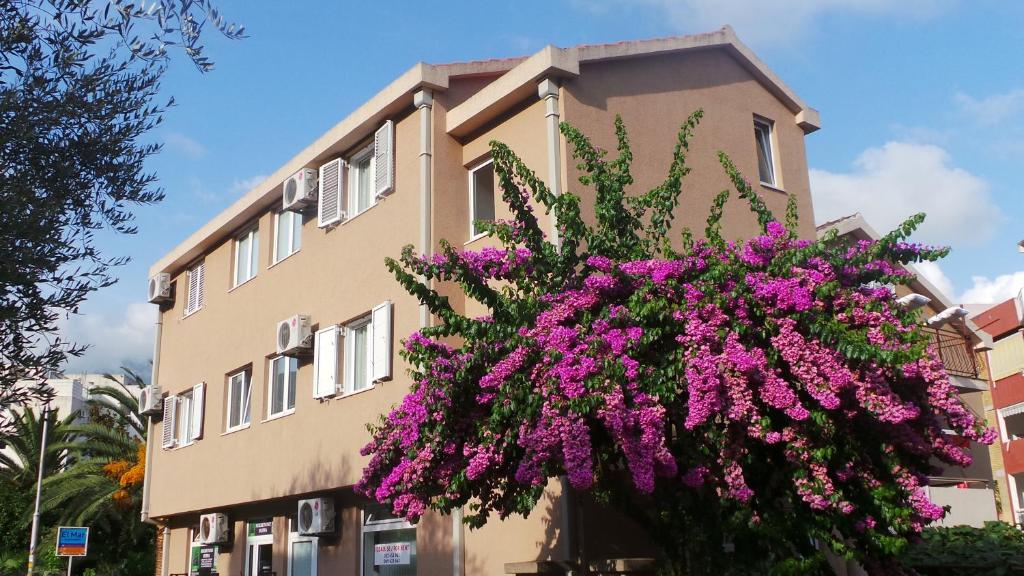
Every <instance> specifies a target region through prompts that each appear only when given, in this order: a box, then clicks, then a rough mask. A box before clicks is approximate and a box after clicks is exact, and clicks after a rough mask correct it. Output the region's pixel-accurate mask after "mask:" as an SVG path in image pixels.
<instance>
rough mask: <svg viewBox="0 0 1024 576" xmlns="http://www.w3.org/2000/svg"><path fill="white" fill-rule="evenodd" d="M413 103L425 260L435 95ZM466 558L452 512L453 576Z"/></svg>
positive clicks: (424, 319)
mask: <svg viewBox="0 0 1024 576" xmlns="http://www.w3.org/2000/svg"><path fill="white" fill-rule="evenodd" d="M412 102H413V105H414V106H416V109H417V110H419V111H420V252H421V253H422V255H423V256H430V255H431V253H433V251H434V250H433V238H432V236H431V230H430V223H431V217H432V211H431V207H432V206H431V187H430V185H431V178H432V176H433V175H432V173H431V163H432V162H433V150H432V139H431V131H432V130H433V125H432V120H433V117H432V116H433V110H434V93H433V92H432V91H430V90H426V89H424V90H420V91H419V92H416V93H415V94H413V97H412ZM430 320H431V318H430V311H429V310H427V307H426V306H424V305H423V304H420V328H426V327H427V326H430V323H431V322H430ZM462 555H463V542H462V509H461V508H459V509H458V510H453V511H452V576H462Z"/></svg>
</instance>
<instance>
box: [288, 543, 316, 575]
mask: <svg viewBox="0 0 1024 576" xmlns="http://www.w3.org/2000/svg"><path fill="white" fill-rule="evenodd" d="M317 544H318V543H317V539H316V538H315V537H310V536H299V535H298V534H295V533H292V534H291V536H290V538H289V540H288V576H317V572H316V556H317Z"/></svg>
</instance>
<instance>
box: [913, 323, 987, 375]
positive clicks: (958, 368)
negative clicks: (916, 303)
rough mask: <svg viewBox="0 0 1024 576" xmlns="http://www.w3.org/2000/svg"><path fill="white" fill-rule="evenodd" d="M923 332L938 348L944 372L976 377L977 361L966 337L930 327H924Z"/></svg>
mask: <svg viewBox="0 0 1024 576" xmlns="http://www.w3.org/2000/svg"><path fill="white" fill-rule="evenodd" d="M925 332H927V333H928V334H929V336H930V337H931V340H932V343H933V344H935V347H936V348H938V350H939V358H941V359H942V363H943V364H945V365H946V372H948V373H949V374H950V375H952V376H963V377H964V378H978V361H977V358H976V357H975V356H974V350H973V349H972V348H971V343H970V341H969V340H968V339H967V338H965V337H963V336H960V335H959V334H953V333H951V332H943V331H941V330H935V329H931V328H926V329H925Z"/></svg>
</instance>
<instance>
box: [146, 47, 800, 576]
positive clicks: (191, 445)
mask: <svg viewBox="0 0 1024 576" xmlns="http://www.w3.org/2000/svg"><path fill="white" fill-rule="evenodd" d="M697 108H702V109H703V110H704V113H705V114H704V119H703V121H702V123H701V125H700V127H699V129H698V131H697V137H696V139H695V141H694V143H693V146H692V148H691V151H690V154H689V156H688V159H689V163H690V166H691V167H692V170H693V171H692V173H691V174H690V176H689V177H688V178H687V180H686V182H685V183H684V195H683V198H682V204H681V206H680V208H679V212H678V217H677V221H676V222H677V226H678V227H679V228H681V227H683V226H689V227H691V228H692V229H694V230H702V229H703V221H704V219H705V218H706V216H707V212H708V209H709V206H710V203H711V200H712V198H713V196H714V195H715V194H716V193H717V192H718V191H720V190H722V189H723V188H727V187H729V183H728V181H727V178H726V176H725V175H724V173H723V171H722V169H721V167H720V166H719V164H718V161H717V158H716V152H717V151H718V150H723V151H725V152H726V153H728V154H729V155H730V156H731V157H732V158H733V159H734V161H735V162H736V164H737V165H738V167H739V168H740V169H741V170H742V171H743V173H744V174H746V175H748V177H749V179H750V180H752V181H755V182H757V181H758V180H760V181H761V184H760V185H759V188H760V190H759V191H760V193H761V194H762V195H763V196H764V198H765V201H766V202H767V203H768V205H769V206H770V207H771V208H772V209H774V210H777V211H778V212H779V213H782V211H783V210H784V208H785V204H786V200H787V194H791V195H794V196H795V197H796V199H797V203H798V206H799V208H800V212H801V214H803V215H804V218H803V220H802V224H801V232H802V233H803V234H804V235H805V236H806V237H812V236H813V234H814V227H813V223H812V209H811V198H810V191H809V188H808V173H807V162H806V158H805V152H804V136H805V135H806V134H807V133H809V132H812V131H813V130H815V129H817V127H818V116H817V113H816V112H815V111H814V110H813V109H811V108H809V107H807V106H806V105H805V104H804V103H803V102H802V101H801V100H800V99H799V98H798V97H797V96H796V95H795V94H794V93H793V92H792V91H791V90H790V89H788V88H787V87H786V86H785V85H784V84H782V82H781V81H780V80H779V79H778V78H777V77H776V76H775V75H774V74H773V73H772V72H771V71H770V70H769V69H768V68H767V67H766V66H765V65H764V63H762V62H761V61H760V60H759V59H758V58H757V57H756V56H755V55H754V54H753V53H752V52H751V51H750V50H749V49H748V48H747V47H746V46H744V45H743V44H742V43H741V42H740V41H739V40H737V38H736V37H735V35H734V34H733V32H732V30H731V29H729V28H725V29H722V30H719V31H716V32H712V33H709V34H701V35H695V36H686V37H677V38H666V39H659V40H649V41H641V42H623V43H618V44H608V45H593V46H580V47H575V48H567V49H562V48H556V47H554V46H549V47H547V48H545V49H543V50H541V51H540V52H538V53H536V54H534V55H532V56H530V57H525V58H509V59H502V60H486V61H477V62H464V63H455V64H442V65H429V64H417V65H416V66H413V67H412V68H411V69H410V70H409V71H408V72H406V73H405V74H403V75H402V76H400V77H399V78H397V79H396V80H395V81H394V82H392V83H391V84H390V85H388V86H387V87H386V88H384V89H383V90H382V91H380V92H379V93H378V94H376V95H375V96H373V97H372V98H370V99H369V100H368V101H367V102H366V103H365V104H363V105H362V106H361V107H359V108H358V109H357V110H355V111H354V112H352V113H351V114H350V115H349V116H348V117H347V118H345V119H344V120H342V121H341V122H340V123H339V124H337V125H336V126H334V127H333V128H331V129H330V130H328V131H327V132H326V133H325V134H324V135H323V136H321V137H320V138H319V139H318V140H316V141H315V142H312V143H311V144H310V145H309V146H308V147H306V148H305V149H304V150H302V151H301V152H299V153H298V154H297V155H296V156H295V157H294V158H293V159H292V160H290V161H289V162H288V163H287V164H285V165H284V166H282V167H280V168H279V169H277V171H276V172H274V174H273V175H272V176H270V177H269V178H268V179H267V180H266V181H264V182H263V183H262V184H260V185H258V186H257V187H256V188H254V189H253V190H251V191H250V192H249V193H248V194H246V195H245V196H244V197H243V198H241V199H240V200H238V201H237V202H236V203H235V204H234V205H232V206H231V207H229V208H228V209H227V210H225V211H224V212H222V213H221V214H219V215H218V216H216V217H215V218H214V219H213V220H211V221H210V222H209V223H207V224H206V225H205V226H203V227H202V228H201V229H200V230H198V231H197V232H195V233H194V234H193V235H192V236H190V237H189V238H188V239H187V240H185V241H184V242H183V243H182V244H181V245H179V246H178V247H177V248H175V249H174V250H173V251H171V252H170V253H169V254H167V255H165V256H164V257H163V258H161V259H160V261H159V262H157V263H156V264H154V265H153V267H152V269H151V271H150V273H151V275H152V276H153V277H154V280H155V282H154V283H153V286H152V289H151V292H150V294H151V297H152V298H153V300H154V301H157V302H159V303H160V306H159V315H158V316H159V321H158V326H157V329H158V337H157V344H156V346H157V350H156V352H157V354H156V359H155V362H154V376H153V382H154V383H155V385H157V386H159V387H160V388H161V390H162V393H163V394H164V395H165V396H166V397H165V398H164V400H163V404H162V406H159V407H158V406H152V408H153V409H154V412H155V413H154V417H153V420H152V423H151V427H152V428H151V433H150V436H149V437H150V442H151V447H150V448H151V449H150V450H149V451H148V454H150V455H151V459H150V461H149V462H148V463H147V464H148V472H147V482H146V485H145V496H144V511H143V515H144V518H145V519H147V520H151V521H155V522H157V523H159V524H160V525H161V526H163V527H164V528H163V529H162V530H161V537H162V543H161V548H160V550H161V551H160V557H159V559H158V572H159V573H162V574H164V575H167V574H189V573H193V572H194V571H196V570H197V569H199V567H200V564H204V565H211V564H212V566H213V569H214V570H215V571H216V572H218V573H220V574H225V575H227V574H230V575H232V576H234V575H238V574H244V575H245V576H249V575H253V574H276V575H277V576H286V575H290V576H307V575H310V574H320V575H327V574H344V575H352V576H360V575H365V576H369V575H370V574H373V573H376V574H387V575H392V574H400V575H403V576H404V575H412V574H438V575H440V574H452V575H455V576H460V575H462V574H467V575H478V574H480V575H482V574H490V575H494V574H501V573H503V572H504V570H505V565H506V564H507V563H512V562H523V561H537V560H551V561H560V560H567V559H570V558H572V557H575V555H576V553H577V552H576V551H577V549H578V548H579V547H581V546H582V547H583V549H585V550H586V552H587V555H588V557H590V558H601V557H624V556H637V555H642V554H643V553H644V550H643V546H642V544H638V545H637V547H631V544H630V541H631V540H633V539H636V537H635V535H633V534H630V533H628V532H627V531H624V530H620V529H608V527H609V525H610V524H609V523H608V522H607V521H606V520H604V519H603V517H602V515H603V514H604V513H603V512H602V511H601V510H598V509H594V508H593V507H589V508H588V507H586V506H583V507H576V508H572V509H573V510H574V512H573V514H571V515H567V514H565V510H566V509H567V504H566V503H567V499H565V498H562V497H561V494H562V491H561V489H560V485H559V484H558V483H557V482H552V483H551V484H550V486H549V491H548V497H547V499H546V500H545V501H544V502H542V503H541V504H540V505H539V507H538V509H537V510H536V511H535V513H534V514H532V515H531V516H530V517H529V518H528V519H520V518H514V519H509V520H506V521H503V522H499V521H496V520H495V521H493V522H492V523H491V524H489V525H488V526H486V527H484V528H483V529H480V530H476V531H469V530H468V529H466V528H464V527H463V526H462V525H461V524H460V523H459V521H458V517H457V516H456V517H447V516H440V515H437V514H429V515H427V516H426V517H424V519H423V520H422V521H421V522H420V523H419V524H418V525H417V526H415V527H412V526H409V525H407V524H405V523H404V522H402V521H400V520H395V519H393V518H390V517H389V516H388V515H387V514H386V512H384V511H382V510H380V509H378V508H376V507H373V506H369V505H367V503H366V502H365V501H364V500H362V499H360V498H359V497H357V496H356V495H355V494H354V493H353V491H352V488H351V487H352V485H353V484H354V483H355V482H356V481H357V480H358V478H359V476H360V472H361V469H362V466H363V464H364V462H365V461H364V459H363V458H362V457H361V456H360V455H359V449H360V447H362V446H363V445H364V444H365V443H366V442H367V440H368V433H367V431H366V424H367V423H368V422H370V421H372V420H375V419H376V418H377V416H378V415H379V414H382V413H384V412H386V411H387V410H388V409H389V407H390V406H392V405H393V404H395V403H396V402H398V401H399V400H400V399H401V398H402V396H403V395H404V393H405V392H406V391H407V389H408V384H409V380H408V378H407V376H406V367H405V366H404V365H403V361H402V359H401V358H400V357H399V356H398V354H397V347H398V346H397V345H398V343H399V342H400V341H401V339H402V338H403V337H404V336H405V335H408V334H409V333H411V332H413V331H414V330H416V329H418V328H419V327H421V326H422V325H423V324H424V323H425V322H429V320H430V319H429V318H426V317H425V315H424V314H423V312H422V311H421V309H420V307H419V305H418V303H417V302H416V300H415V299H413V298H412V297H411V296H409V295H408V294H406V293H405V292H404V291H403V290H402V288H401V287H400V286H399V285H398V284H397V282H395V280H394V279H393V277H392V276H391V274H390V273H389V272H388V271H387V270H386V268H385V267H384V258H385V257H387V256H392V257H396V256H398V255H399V253H400V251H401V249H402V247H403V246H405V245H409V244H411V245H414V246H415V247H416V248H417V249H418V250H426V251H430V250H433V249H436V247H437V246H438V243H439V241H440V240H441V239H446V240H448V241H450V242H451V243H452V244H454V245H456V246H463V245H464V246H465V247H466V248H467V249H476V248H480V247H483V246H484V245H486V244H487V243H488V242H489V240H488V239H487V238H480V237H477V235H475V234H474V231H473V227H472V221H473V219H474V218H478V219H488V218H502V217H503V212H504V210H503V207H502V205H501V202H500V196H496V195H495V191H494V179H493V174H492V172H491V169H490V165H489V164H488V153H489V148H488V142H489V141H491V140H495V139H496V140H500V141H502V142H505V143H506V144H508V145H509V146H511V148H512V149H514V150H515V151H517V152H518V153H519V154H520V155H521V156H522V158H523V159H524V160H525V162H526V164H527V165H528V166H530V167H531V168H532V169H533V170H534V171H535V172H536V173H537V174H538V175H540V176H541V177H543V178H544V179H545V181H546V182H547V183H548V185H549V186H550V187H552V188H553V189H554V190H555V191H556V192H559V191H564V190H571V191H573V192H574V193H577V194H579V195H581V196H582V197H583V198H584V199H586V198H588V197H589V196H590V195H592V191H590V190H588V189H585V188H583V187H582V186H581V185H579V184H578V182H577V177H578V175H579V174H578V171H577V169H576V168H575V162H574V161H573V160H572V158H571V155H570V151H569V150H567V149H566V143H565V140H564V139H563V138H562V137H561V136H560V135H559V133H558V131H557V123H558V121H560V120H564V121H567V122H570V123H572V124H574V125H575V126H577V127H578V128H580V129H582V130H583V131H584V132H585V133H586V134H588V135H589V136H590V137H591V138H592V139H593V141H594V142H595V144H597V145H599V146H602V147H604V148H606V149H614V143H615V140H614V130H613V119H614V117H615V115H616V114H619V115H621V116H622V117H623V119H624V121H625V123H626V126H627V128H628V130H629V132H630V138H631V142H632V145H633V151H634V154H635V157H636V162H635V164H634V166H633V175H634V177H635V180H636V183H635V190H637V191H645V190H647V189H649V188H650V187H652V186H654V185H656V184H658V183H660V182H661V181H662V180H663V179H664V177H665V175H666V173H667V169H668V167H669V162H670V159H671V153H672V149H673V146H674V144H675V141H676V135H677V131H678V129H679V126H680V125H681V124H682V123H683V121H684V120H685V119H686V117H687V116H688V115H689V114H690V113H691V112H693V111H694V110H695V109H697ZM339 159H340V160H341V161H342V162H336V161H337V160H339ZM305 169H311V171H308V172H307V171H305ZM293 174H300V175H301V177H297V178H294V179H293V178H292V176H293ZM759 176H760V178H758V177H759ZM314 179H315V180H317V181H318V182H319V184H318V185H314V186H311V187H307V186H309V185H308V184H307V182H309V181H311V180H314ZM289 182H290V183H291V184H289ZM307 190H308V191H309V192H312V193H313V194H317V195H318V199H317V200H316V201H312V202H310V204H309V205H308V206H306V207H305V208H303V209H301V211H282V207H283V205H284V203H285V202H288V201H290V200H294V201H295V202H296V203H301V202H302V199H303V198H304V194H305V192H306V191H307ZM496 199H497V200H496ZM584 204H586V202H584ZM292 206H298V204H292ZM296 210H299V209H298V208H296ZM541 218H542V219H546V218H547V217H546V216H544V215H543V214H541ZM723 224H724V228H725V230H726V232H727V234H728V235H729V236H732V237H743V236H749V235H752V234H753V233H754V232H755V231H756V221H755V219H754V217H753V215H751V214H750V213H749V211H748V210H747V209H746V208H745V207H743V206H742V205H741V204H740V203H738V202H734V203H731V204H730V205H729V206H728V207H727V210H726V214H725V217H724V220H723ZM543 225H544V226H547V227H548V229H553V227H552V223H551V222H550V221H546V220H545V221H544V222H543ZM164 274H166V276H162V275H164ZM438 288H439V290H440V291H441V292H442V293H443V294H445V295H447V296H448V297H449V298H450V300H451V303H452V305H453V306H454V307H455V308H456V309H457V310H461V311H465V312H466V313H469V314H475V313H476V312H477V311H478V308H479V305H478V304H475V303H473V302H471V301H466V299H465V298H464V297H463V296H462V295H461V294H460V293H459V292H457V291H456V290H454V289H452V288H450V287H446V286H439V287H438ZM295 316H299V318H298V319H297V320H296V321H295V323H294V324H292V325H289V328H287V329H286V330H285V331H286V332H288V333H287V334H284V335H283V336H284V341H279V339H280V337H281V336H282V334H281V333H280V332H279V323H280V322H281V321H284V320H287V319H290V318H293V317H295ZM307 330H308V334H310V335H312V336H310V338H309V339H306V340H305V342H301V341H302V340H304V338H303V337H304V336H305V335H306V334H307ZM294 334H297V335H298V338H293V337H291V336H292V335H294ZM289 340H290V341H289ZM297 341H300V342H298V343H299V344H305V346H303V345H300V346H297V347H294V346H293V345H294V344H296V343H297ZM282 348H283V349H284V350H285V351H286V353H285V354H281V353H280V352H279V350H281V349H282ZM289 350H292V351H289ZM296 350H297V351H296ZM161 448H163V449H161ZM312 498H323V499H324V500H321V501H318V502H319V503H320V504H321V505H333V507H334V511H335V513H336V520H337V522H336V526H334V527H333V528H332V529H330V530H324V532H325V533H324V534H322V535H310V534H304V533H302V532H301V531H299V530H298V529H297V528H298V527H297V521H296V516H297V509H298V506H299V501H300V500H303V499H312ZM205 514H214V516H206V517H205V518H206V519H207V523H208V526H209V527H210V528H211V529H212V531H211V532H210V534H211V538H212V539H214V540H216V539H217V530H216V528H217V527H218V526H217V525H218V524H223V527H224V530H225V533H226V541H223V542H220V543H216V544H214V543H211V544H209V545H208V546H204V545H202V544H201V543H200V542H199V540H200V539H201V532H202V531H201V530H199V525H200V522H201V518H202V517H204V516H203V515H205ZM328 516H330V515H329V514H328ZM611 525H612V526H615V524H611ZM389 544H390V546H386V545H389ZM204 552H205V556H204V555H203V553H204ZM201 557H202V558H201Z"/></svg>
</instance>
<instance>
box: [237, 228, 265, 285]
mask: <svg viewBox="0 0 1024 576" xmlns="http://www.w3.org/2000/svg"><path fill="white" fill-rule="evenodd" d="M259 254H260V237H259V229H258V228H252V229H250V230H249V231H248V232H246V233H245V234H242V235H241V236H239V237H238V238H235V284H234V285H235V286H238V285H239V284H244V283H245V282H247V281H248V280H251V279H252V277H253V276H255V275H256V270H257V268H258V267H259V264H258V262H259Z"/></svg>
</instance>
